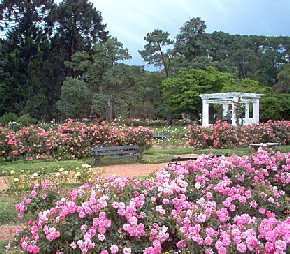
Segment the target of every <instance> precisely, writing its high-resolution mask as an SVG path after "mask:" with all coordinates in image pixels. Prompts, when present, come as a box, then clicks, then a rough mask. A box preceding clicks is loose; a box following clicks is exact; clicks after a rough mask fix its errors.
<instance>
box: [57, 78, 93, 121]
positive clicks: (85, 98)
mask: <svg viewBox="0 0 290 254" xmlns="http://www.w3.org/2000/svg"><path fill="white" fill-rule="evenodd" d="M91 103H92V94H91V91H90V89H89V87H88V85H87V84H86V83H85V82H84V81H83V80H79V79H76V78H67V79H66V80H65V81H64V82H63V86H62V87H61V98H60V100H59V101H58V103H57V107H58V110H59V111H60V112H61V113H62V115H63V116H64V117H73V118H83V117H88V116H89V115H90V109H91Z"/></svg>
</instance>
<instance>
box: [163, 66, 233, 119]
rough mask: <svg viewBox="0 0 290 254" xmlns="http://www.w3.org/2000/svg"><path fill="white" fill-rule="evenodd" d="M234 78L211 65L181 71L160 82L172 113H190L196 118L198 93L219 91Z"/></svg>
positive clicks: (231, 82)
mask: <svg viewBox="0 0 290 254" xmlns="http://www.w3.org/2000/svg"><path fill="white" fill-rule="evenodd" d="M231 84H234V79H233V77H232V76H231V75H230V74H227V73H222V72H219V71H217V70H216V69H214V68H213V67H207V68H206V70H196V69H191V70H188V71H181V72H180V73H179V75H177V76H176V77H174V78H167V79H165V80H164V81H163V82H162V93H163V100H164V103H165V104H166V105H167V107H168V108H169V110H171V112H174V113H190V114H192V115H194V116H195V117H196V118H197V117H198V114H199V113H200V112H201V99H200V94H203V93H214V92H219V91H220V89H221V88H222V87H223V86H224V85H228V86H231Z"/></svg>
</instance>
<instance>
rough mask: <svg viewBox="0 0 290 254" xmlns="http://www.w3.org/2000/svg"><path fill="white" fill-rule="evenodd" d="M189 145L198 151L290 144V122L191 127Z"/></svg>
mask: <svg viewBox="0 0 290 254" xmlns="http://www.w3.org/2000/svg"><path fill="white" fill-rule="evenodd" d="M188 130H189V131H190V134H189V135H187V139H188V143H189V144H190V145H192V146H193V147H194V148H196V149H203V148H233V147H248V146H249V144H251V143H258V144H259V143H267V142H278V143H280V144H281V145H289V144H290V121H268V122H266V123H260V124H258V125H247V126H235V127H233V126H232V125H230V124H229V123H227V122H220V121H219V122H217V123H216V124H214V125H213V126H211V127H206V128H205V127H202V126H200V125H189V126H188Z"/></svg>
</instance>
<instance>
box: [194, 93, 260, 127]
mask: <svg viewBox="0 0 290 254" xmlns="http://www.w3.org/2000/svg"><path fill="white" fill-rule="evenodd" d="M262 95H263V94H256V93H236V92H231V93H213V94H201V95H200V97H201V99H202V126H205V127H206V126H209V104H222V105H223V114H222V115H223V118H224V117H225V116H227V115H228V113H229V105H231V110H230V112H231V120H232V125H237V117H236V107H237V104H238V103H242V104H244V106H245V117H244V118H242V119H239V120H241V124H243V125H248V124H258V123H259V110H260V109H259V108H260V97H261V96H262ZM250 104H253V117H252V118H250Z"/></svg>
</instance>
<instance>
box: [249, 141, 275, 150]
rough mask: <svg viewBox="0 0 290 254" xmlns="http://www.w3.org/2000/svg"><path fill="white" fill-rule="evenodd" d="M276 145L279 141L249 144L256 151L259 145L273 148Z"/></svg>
mask: <svg viewBox="0 0 290 254" xmlns="http://www.w3.org/2000/svg"><path fill="white" fill-rule="evenodd" d="M278 145H279V143H260V144H250V147H252V148H254V149H255V150H256V151H258V149H259V147H262V148H275V147H276V146H278Z"/></svg>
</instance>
